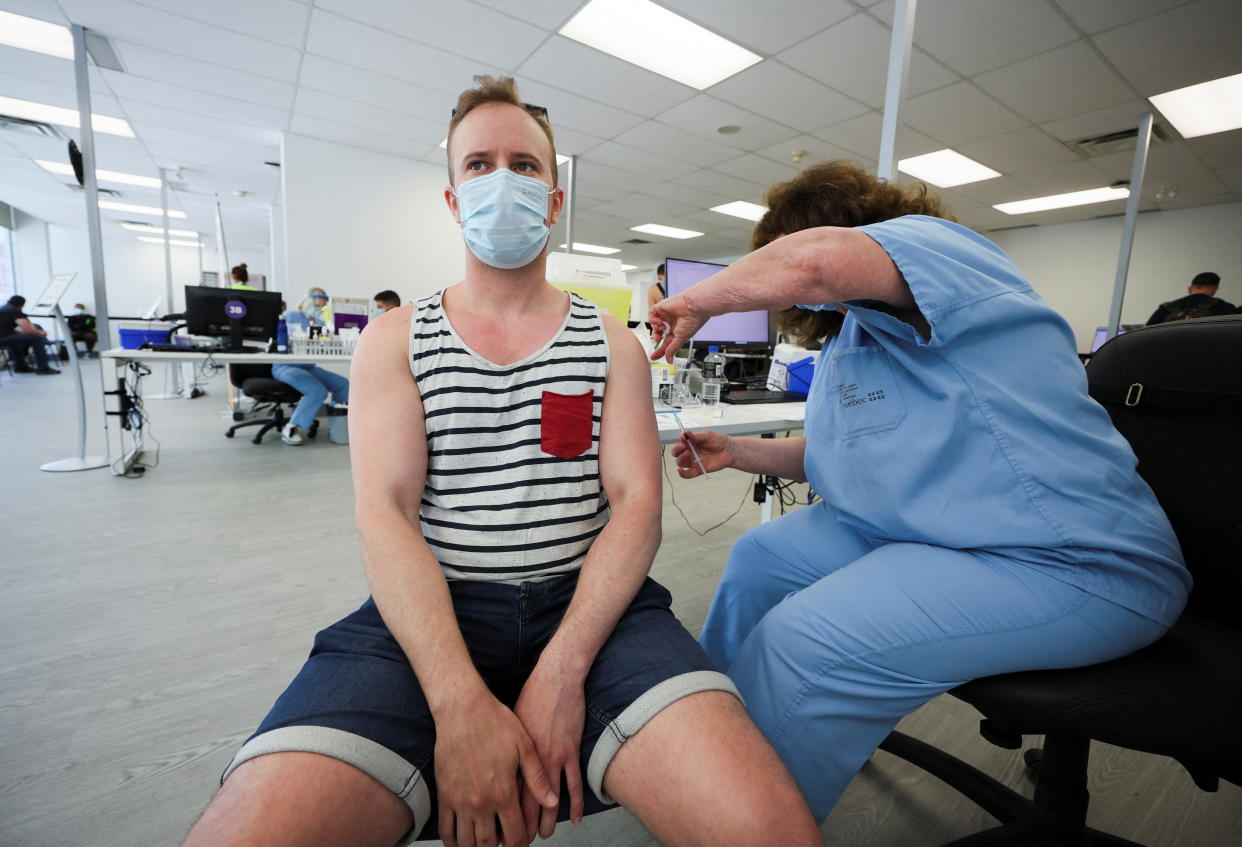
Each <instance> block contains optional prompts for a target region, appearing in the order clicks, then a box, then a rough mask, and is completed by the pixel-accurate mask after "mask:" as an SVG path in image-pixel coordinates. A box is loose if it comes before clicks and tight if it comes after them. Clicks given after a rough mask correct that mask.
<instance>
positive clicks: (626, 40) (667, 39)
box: [560, 0, 763, 91]
mask: <svg viewBox="0 0 1242 847" xmlns="http://www.w3.org/2000/svg"><path fill="white" fill-rule="evenodd" d="M560 32H561V35H563V36H565V37H566V38H572V39H573V40H574V41H579V42H581V43H583V44H585V45H586V46H588V47H594V48H595V49H596V50H602V51H603V52H605V53H607V54H608V55H610V56H616V57H617V58H618V59H622V60H624V61H626V62H630V63H631V64H635V65H638V66H639V67H640V68H645V69H647V70H649V71H654V72H655V73H658V74H660V75H661V76H666V77H668V78H669V79H675V80H677V81H678V82H680V83H683V84H685V85H688V86H690V87H691V88H697V89H699V90H700V91H702V90H703V89H704V88H708V87H709V86H712V85H715V84H716V83H718V82H720V81H721V80H722V79H725V78H726V77H731V76H733V75H734V74H735V73H737V72H738V71H740V70H744V69H745V68H749V67H750V66H751V65H753V64H755V63H756V62H758V61H760V60H761V59H762V58H763V57H762V56H759V55H757V54H755V53H752V52H750V51H749V50H747V49H746V48H745V47H741V46H739V45H737V44H734V43H733V42H732V41H729V40H727V39H724V38H721V37H720V36H719V35H716V33H714V32H711V31H710V30H706V29H704V28H703V27H701V26H699V25H698V24H696V23H691V22H690V21H688V20H686V19H685V18H683V17H682V16H681V15H677V14H674V13H673V12H670V11H669V10H668V9H665V8H664V7H662V6H657V5H656V4H655V3H652V2H650V0H591V2H590V3H587V4H586V6H584V7H583V8H582V11H580V12H578V14H576V15H574V16H573V17H572V18H570V20H569V23H567V24H565V26H563V27H561V31H560Z"/></svg>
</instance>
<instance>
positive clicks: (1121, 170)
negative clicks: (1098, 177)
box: [1091, 141, 1228, 196]
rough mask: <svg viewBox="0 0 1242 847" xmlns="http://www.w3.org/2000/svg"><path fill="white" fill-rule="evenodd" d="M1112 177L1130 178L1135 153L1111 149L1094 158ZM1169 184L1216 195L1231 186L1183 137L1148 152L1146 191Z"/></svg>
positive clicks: (1099, 166) (1158, 145)
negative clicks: (1195, 152) (1201, 158)
mask: <svg viewBox="0 0 1242 847" xmlns="http://www.w3.org/2000/svg"><path fill="white" fill-rule="evenodd" d="M1091 161H1092V162H1093V163H1094V164H1095V165H1096V166H1097V167H1098V168H1100V169H1101V170H1102V171H1104V172H1105V173H1106V174H1108V175H1109V176H1111V177H1112V178H1113V179H1118V180H1121V179H1126V180H1128V179H1129V178H1130V174H1131V171H1132V168H1133V164H1134V154H1133V153H1127V152H1122V153H1111V154H1109V155H1107V156H1097V157H1095V158H1094V159H1092V160H1091ZM1161 186H1167V187H1170V188H1174V189H1177V190H1179V191H1183V192H1185V191H1196V192H1199V193H1201V194H1204V195H1208V196H1210V195H1213V194H1216V193H1219V192H1222V191H1226V190H1228V188H1227V186H1226V185H1225V184H1224V183H1222V182H1221V181H1220V179H1219V178H1218V177H1217V176H1216V174H1215V173H1213V172H1212V170H1211V169H1210V168H1208V167H1207V166H1206V165H1204V164H1203V162H1202V161H1201V160H1200V159H1199V158H1198V157H1197V156H1196V155H1195V154H1194V152H1193V151H1192V150H1191V149H1190V147H1189V146H1188V145H1187V144H1186V142H1184V141H1176V142H1169V143H1164V144H1153V145H1152V146H1151V149H1150V151H1149V152H1148V155H1147V169H1146V171H1145V172H1144V175H1143V191H1144V194H1146V193H1147V189H1148V188H1152V189H1156V188H1158V187H1161Z"/></svg>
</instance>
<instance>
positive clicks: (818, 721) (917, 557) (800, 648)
mask: <svg viewBox="0 0 1242 847" xmlns="http://www.w3.org/2000/svg"><path fill="white" fill-rule="evenodd" d="M980 519H981V520H984V519H986V518H985V517H984V516H980ZM1166 629H1167V627H1165V626H1164V625H1163V624H1159V623H1157V622H1155V621H1152V620H1150V619H1148V618H1146V617H1143V616H1142V615H1139V614H1138V613H1136V612H1132V611H1130V610H1128V609H1126V608H1124V607H1122V606H1119V605H1117V604H1116V603H1112V602H1110V601H1108V600H1104V599H1101V598H1099V597H1096V596H1094V595H1091V594H1088V593H1086V592H1084V591H1082V590H1081V589H1078V588H1075V587H1073V586H1071V585H1068V584H1067V583H1064V582H1061V581H1059V580H1057V579H1053V578H1052V577H1050V576H1048V575H1046V574H1045V573H1042V572H1040V571H1039V570H1038V568H1037V567H1035V566H1032V565H1025V564H1021V563H1019V562H1017V561H1015V560H1013V559H1007V558H1002V557H999V556H995V555H990V554H984V553H979V552H968V551H964V550H954V549H949V548H944V547H935V546H932V545H929V544H912V543H889V544H874V543H871V542H869V541H867V540H865V539H864V538H863V537H862V536H861V535H859V534H858V533H857V532H855V531H854V530H852V529H850V528H849V527H847V526H845V525H844V524H841V523H839V522H838V521H837V520H836V518H835V516H834V514H833V512H832V510H831V509H830V508H829V507H828V506H827V505H825V504H824V503H822V502H821V503H817V504H815V505H814V506H809V507H807V508H805V509H800V510H798V511H796V512H794V513H792V514H789V515H785V516H784V517H782V518H780V519H778V520H775V521H772V522H770V523H766V524H763V525H762V526H760V527H758V528H756V529H753V530H751V531H750V532H748V533H746V534H745V535H743V536H742V537H741V538H740V539H738V541H737V543H736V544H735V545H734V547H733V551H732V553H731V554H730V556H729V563H728V565H727V566H726V568H725V572H724V577H723V579H722V581H721V584H720V587H719V589H718V590H717V592H716V597H715V599H714V600H713V601H712V606H711V609H710V611H709V612H708V615H707V622H706V623H705V624H704V626H703V633H702V636H701V637H700V641H701V642H702V644H703V646H704V648H706V650H707V652H708V655H710V656H711V657H712V659H713V660H714V661H715V662H716V664H717V665H718V666H719V667H721V668H724V669H727V671H728V674H729V676H730V677H731V678H732V679H733V681H734V682H735V683H736V684H737V687H738V689H739V690H740V691H741V694H742V697H743V698H744V699H745V701H746V707H747V709H748V710H749V712H750V715H751V717H752V718H753V719H754V721H755V722H756V723H757V724H758V726H759V728H760V729H761V730H762V731H763V733H764V735H766V736H767V738H768V741H770V742H771V743H772V744H773V746H775V747H776V750H777V752H778V753H779V754H780V755H781V758H783V759H784V760H785V764H786V765H787V766H788V767H789V770H790V772H791V773H792V774H793V777H794V779H795V780H797V782H798V785H799V787H800V788H801V789H802V793H803V795H804V796H805V797H806V799H807V803H808V804H809V805H810V807H811V811H812V813H813V814H814V815H815V818H816V820H817V821H822V820H823V819H824V818H826V817H827V816H828V813H829V812H831V811H832V807H833V806H834V805H835V804H836V802H837V800H838V799H839V798H840V796H841V793H842V792H843V791H844V790H845V788H846V786H847V785H849V782H850V780H851V779H853V777H854V774H855V773H857V772H858V769H859V768H860V767H862V765H863V763H864V762H866V761H867V759H868V758H869V757H870V756H871V754H872V752H873V751H874V750H875V748H876V747H877V746H878V745H879V743H880V742H881V741H883V740H884V738H885V736H887V735H888V733H889V732H890V731H891V730H892V729H893V727H895V726H896V725H897V722H898V721H899V720H900V719H901V718H902V717H903V716H905V715H907V714H909V713H911V712H913V711H914V710H915V709H917V708H918V707H919V706H921V705H923V704H924V703H926V702H927V701H928V700H931V699H932V698H933V697H935V696H937V695H938V694H941V693H943V692H945V691H948V690H949V689H951V688H954V687H956V686H958V685H961V684H962V683H965V682H968V681H969V680H972V679H977V678H979V677H984V676H992V675H995V674H1001V673H1008V672H1011V671H1020V670H1033V669H1038V668H1065V667H1077V666H1081V665H1088V664H1094V663H1097V662H1103V661H1107V660H1109V659H1114V658H1117V657H1120V656H1123V655H1126V654H1128V653H1131V652H1133V651H1135V650H1137V649H1139V648H1141V647H1144V646H1146V645H1147V644H1150V643H1151V642H1152V641H1154V640H1156V639H1157V638H1158V637H1160V636H1161V635H1163V634H1164V632H1165V630H1166Z"/></svg>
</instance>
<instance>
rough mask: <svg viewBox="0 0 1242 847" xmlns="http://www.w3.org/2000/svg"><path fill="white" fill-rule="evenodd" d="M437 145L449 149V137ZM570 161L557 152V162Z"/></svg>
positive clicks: (560, 163)
mask: <svg viewBox="0 0 1242 847" xmlns="http://www.w3.org/2000/svg"><path fill="white" fill-rule="evenodd" d="M437 146H438V147H439V148H440V149H441V150H447V149H448V139H447V138H445V139H444V140H443V141H441V142H440V143H439V145H437ZM568 161H569V157H568V156H566V155H564V154H562V153H557V154H556V163H557V164H558V165H563V164H565V163H566V162H568Z"/></svg>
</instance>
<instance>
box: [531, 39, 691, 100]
mask: <svg viewBox="0 0 1242 847" xmlns="http://www.w3.org/2000/svg"><path fill="white" fill-rule="evenodd" d="M519 70H520V72H521V74H522V75H523V76H528V77H531V78H532V79H537V80H539V81H541V82H544V83H547V84H549V85H557V84H560V83H563V82H565V81H566V80H573V87H574V91H575V92H577V93H578V94H581V95H583V96H585V97H591V98H593V99H595V100H598V101H600V102H601V103H607V104H609V105H615V106H617V107H618V108H621V109H625V110H626V111H629V112H634V113H635V114H638V115H642V116H643V117H648V118H649V117H652V116H653V115H657V114H659V113H660V112H663V111H664V110H666V109H669V108H671V107H673V106H675V105H676V104H678V103H680V102H682V101H683V100H686V99H689V98H690V97H692V96H694V89H693V88H690V87H689V86H686V85H682V84H681V83H679V82H673V81H672V80H671V79H667V78H666V77H662V76H660V75H658V74H654V73H652V72H651V71H646V70H643V69H642V68H640V67H638V66H637V65H631V64H630V63H629V62H623V61H621V60H620V59H616V58H613V57H612V56H609V55H608V54H607V53H601V52H600V51H599V50H594V49H592V48H590V47H587V46H585V45H583V44H579V43H578V42H576V41H571V40H569V39H568V38H565V37H564V36H560V35H557V36H553V37H552V38H549V39H548V40H547V41H546V42H544V44H543V46H541V47H540V48H539V49H538V50H536V51H535V52H534V54H533V55H531V56H530V58H528V59H527V60H526V61H525V62H523V63H522V65H521V67H520V68H519Z"/></svg>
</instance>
